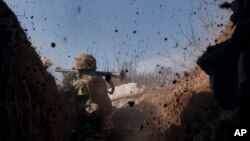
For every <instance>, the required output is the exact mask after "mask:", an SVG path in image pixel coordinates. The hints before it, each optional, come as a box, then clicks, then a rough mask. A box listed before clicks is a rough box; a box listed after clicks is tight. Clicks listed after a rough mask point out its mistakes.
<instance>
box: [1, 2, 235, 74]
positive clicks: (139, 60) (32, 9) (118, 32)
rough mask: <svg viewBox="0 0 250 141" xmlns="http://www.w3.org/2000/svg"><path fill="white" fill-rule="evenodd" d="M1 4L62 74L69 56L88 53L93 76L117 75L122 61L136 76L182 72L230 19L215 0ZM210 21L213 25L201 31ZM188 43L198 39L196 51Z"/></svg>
mask: <svg viewBox="0 0 250 141" xmlns="http://www.w3.org/2000/svg"><path fill="white" fill-rule="evenodd" d="M6 2H7V4H8V5H9V6H10V8H11V9H12V10H13V11H14V12H15V14H16V15H17V17H18V19H19V21H20V22H21V25H22V27H23V28H24V29H26V33H27V35H28V37H30V41H31V43H32V45H33V46H34V47H35V48H36V50H37V52H38V53H39V54H40V56H44V57H47V58H49V59H51V60H52V61H53V62H54V66H61V67H64V68H71V67H72V66H73V61H74V57H75V56H77V55H79V54H81V53H90V54H93V55H94V56H95V57H96V59H97V65H98V66H97V67H98V69H99V70H104V69H106V70H107V69H109V70H112V69H118V68H119V67H118V64H121V62H124V61H127V62H134V63H135V64H136V67H137V69H138V71H140V72H150V71H153V70H154V69H155V67H156V65H157V64H160V65H162V66H165V67H171V68H172V69H173V70H174V71H183V70H187V69H189V68H192V67H193V66H194V65H195V60H196V59H197V57H198V56H199V55H200V54H201V53H202V51H204V50H205V49H206V47H207V46H208V44H209V43H211V42H212V41H213V40H214V39H213V36H211V35H214V34H218V31H220V30H221V29H222V28H223V26H218V23H223V24H224V23H225V22H226V21H227V20H228V19H229V16H230V11H227V10H221V9H219V8H218V4H219V3H220V2H221V1H219V2H217V1H216V0H215V2H211V3H206V4H204V3H205V2H204V1H203V2H202V1H201V0H200V1H199V0H40V1H37V0H26V1H25V0H6ZM207 11H208V12H207ZM207 15H209V16H208V17H210V20H209V19H206V18H207ZM222 17H223V18H222ZM203 18H205V19H206V20H205V23H204V21H203V22H202V20H201V19H203ZM211 19H212V22H213V21H216V22H217V23H215V24H214V25H213V26H211V29H210V28H209V29H206V28H204V25H209V24H211ZM206 22H207V23H206ZM205 29H206V30H205ZM193 37H194V38H196V39H197V40H198V39H199V41H198V48H197V45H196V47H194V46H192V47H190V42H189V41H190V40H191V39H193ZM52 43H55V46H54V47H53V46H52V45H51V44H52ZM52 70H53V69H52Z"/></svg>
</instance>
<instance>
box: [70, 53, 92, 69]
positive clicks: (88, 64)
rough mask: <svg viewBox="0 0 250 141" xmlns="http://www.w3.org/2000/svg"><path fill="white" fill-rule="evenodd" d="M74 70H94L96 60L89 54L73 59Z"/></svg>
mask: <svg viewBox="0 0 250 141" xmlns="http://www.w3.org/2000/svg"><path fill="white" fill-rule="evenodd" d="M74 69H76V70H82V69H88V70H96V59H95V58H94V57H93V56H92V55H90V54H80V55H78V56H76V57H75V61H74Z"/></svg>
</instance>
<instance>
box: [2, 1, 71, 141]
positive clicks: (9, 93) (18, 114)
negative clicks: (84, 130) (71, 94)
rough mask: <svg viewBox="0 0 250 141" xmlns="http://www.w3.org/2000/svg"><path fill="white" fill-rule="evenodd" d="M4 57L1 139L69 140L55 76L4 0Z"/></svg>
mask: <svg viewBox="0 0 250 141" xmlns="http://www.w3.org/2000/svg"><path fill="white" fill-rule="evenodd" d="M0 60H1V61H0V68H1V71H0V79H1V82H0V91H1V92H0V93H1V94H0V107H1V108H0V109H1V110H0V115H1V117H0V122H1V123H0V140H2V141H7V140H8V141H14V140H19V141H29V140H30V141H31V140H32V141H45V140H53V141H62V140H67V139H68V138H67V135H68V131H67V129H68V128H67V124H66V121H67V120H66V119H65V116H64V114H63V111H62V106H61V102H60V96H59V93H58V91H57V88H56V84H55V80H54V78H53V77H52V76H51V75H50V74H49V73H48V72H47V71H46V70H45V68H44V67H43V65H42V62H41V61H40V58H39V56H38V54H37V53H36V52H35V50H34V49H33V48H32V47H31V43H30V42H29V41H28V39H27V37H26V35H25V33H24V32H23V30H22V28H21V27H20V24H19V22H18V21H17V18H16V16H15V15H14V14H13V12H12V11H11V10H10V9H9V8H8V7H7V5H6V4H5V3H4V2H3V1H2V0H0Z"/></svg>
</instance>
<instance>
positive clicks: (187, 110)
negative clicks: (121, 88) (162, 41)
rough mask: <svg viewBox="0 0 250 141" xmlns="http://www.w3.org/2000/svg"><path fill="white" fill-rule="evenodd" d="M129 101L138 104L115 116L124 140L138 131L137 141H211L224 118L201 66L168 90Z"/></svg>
mask: <svg viewBox="0 0 250 141" xmlns="http://www.w3.org/2000/svg"><path fill="white" fill-rule="evenodd" d="M138 99H141V100H140V101H138ZM126 100H127V102H129V101H134V102H135V105H134V106H133V107H131V106H129V104H127V107H126V106H125V107H124V108H122V109H116V112H115V114H114V121H115V123H116V130H117V132H118V133H117V134H119V136H123V139H122V141H123V140H124V141H127V140H126V139H124V138H125V137H124V136H126V135H127V136H126V137H128V136H131V133H132V131H133V132H135V131H137V135H133V137H134V138H133V140H136V141H142V140H145V138H147V139H148V140H159V141H160V140H166V139H167V140H168V141H171V140H175V141H176V140H211V139H212V134H213V130H214V128H215V126H216V124H217V122H218V121H219V118H220V115H219V113H220V109H219V107H218V106H217V104H216V103H215V101H214V100H213V97H212V94H211V92H210V88H209V78H208V76H207V75H206V74H205V73H204V72H203V71H202V70H200V68H198V67H197V68H195V69H193V70H191V71H190V72H189V73H185V75H184V76H183V77H182V78H181V79H180V80H178V81H177V83H176V84H174V85H172V86H169V87H168V88H163V87H151V88H147V89H146V91H145V93H144V94H142V95H139V96H138V97H134V98H127V99H126ZM141 127H143V129H144V128H145V130H142V129H141ZM127 129H129V130H127ZM142 137H143V138H142ZM129 139H130V138H128V140H129Z"/></svg>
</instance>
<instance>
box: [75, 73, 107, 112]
mask: <svg viewBox="0 0 250 141" xmlns="http://www.w3.org/2000/svg"><path fill="white" fill-rule="evenodd" d="M73 86H74V88H75V89H76V90H77V95H78V96H84V95H85V96H86V95H88V96H89V100H88V101H87V102H86V103H85V105H84V110H85V112H87V114H89V115H91V116H95V117H99V116H107V115H110V114H111V112H112V105H111V101H110V99H109V96H108V92H107V87H106V83H105V80H104V79H103V78H102V77H101V76H100V75H98V74H96V73H95V72H91V73H88V74H85V75H82V76H80V78H79V79H78V80H74V81H73Z"/></svg>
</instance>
